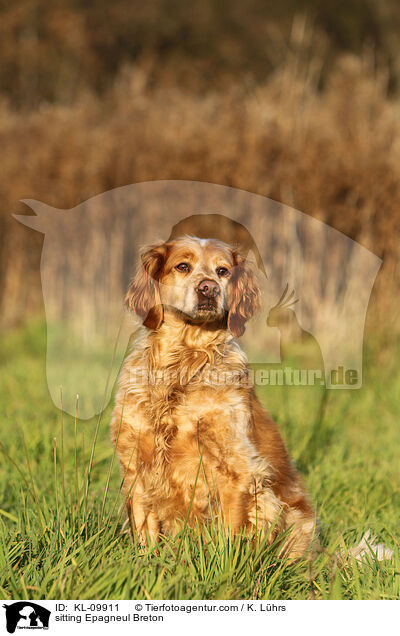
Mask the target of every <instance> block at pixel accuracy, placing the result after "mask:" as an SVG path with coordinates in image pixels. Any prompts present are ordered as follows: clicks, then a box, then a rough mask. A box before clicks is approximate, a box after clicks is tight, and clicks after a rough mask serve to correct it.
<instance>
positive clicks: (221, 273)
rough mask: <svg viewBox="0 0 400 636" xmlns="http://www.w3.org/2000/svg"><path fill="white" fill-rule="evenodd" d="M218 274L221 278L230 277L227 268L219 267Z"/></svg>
mask: <svg viewBox="0 0 400 636" xmlns="http://www.w3.org/2000/svg"><path fill="white" fill-rule="evenodd" d="M217 274H218V276H220V277H226V276H229V269H227V268H226V267H217Z"/></svg>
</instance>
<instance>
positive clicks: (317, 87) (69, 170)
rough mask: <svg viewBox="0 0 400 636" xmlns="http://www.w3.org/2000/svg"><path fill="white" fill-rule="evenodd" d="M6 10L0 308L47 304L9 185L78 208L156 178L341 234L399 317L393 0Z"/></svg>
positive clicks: (0, 123)
mask: <svg viewBox="0 0 400 636" xmlns="http://www.w3.org/2000/svg"><path fill="white" fill-rule="evenodd" d="M0 16H1V20H0V145H1V148H2V171H1V174H0V316H1V320H0V321H1V322H2V324H14V323H15V322H18V321H21V320H25V319H26V317H27V316H29V315H30V314H32V313H35V312H36V311H38V310H40V308H41V303H42V298H41V290H40V276H39V263H40V250H41V245H42V240H43V237H42V235H40V234H38V233H34V232H32V231H30V230H28V229H26V228H23V227H21V226H19V225H18V224H17V223H16V221H14V219H12V217H11V216H10V214H11V213H12V212H14V213H15V212H26V208H25V206H22V205H21V204H18V201H19V199H21V198H36V199H39V200H42V201H45V202H46V203H48V204H50V205H54V206H56V207H60V208H63V207H73V206H75V205H77V204H78V203H80V202H81V201H83V200H85V199H87V198H89V197H92V196H93V195H95V194H98V193H99V192H104V191H106V190H109V189H111V188H114V187H117V186H121V185H125V184H129V183H134V182H139V181H146V180H153V179H190V180H200V181H210V182H214V183H220V184H223V185H229V186H233V187H237V188H243V189H245V190H249V191H252V192H256V193H260V194H263V195H265V196H268V197H270V198H273V199H277V200H280V201H282V202H283V203H286V204H288V205H292V206H293V207H296V208H297V209H300V210H302V211H303V212H306V213H308V214H311V215H314V216H316V217H317V218H319V219H321V220H322V221H324V222H326V223H329V224H330V225H332V226H333V227H335V228H337V229H339V230H341V231H343V232H345V233H346V234H347V235H348V236H350V237H351V238H353V239H355V240H357V241H359V242H361V243H362V244H363V245H365V246H366V247H368V248H369V249H371V250H372V251H374V252H375V253H376V254H377V255H379V256H380V257H382V258H384V267H383V268H382V270H381V272H380V274H379V277H378V283H377V289H378V290H383V289H384V290H386V291H385V293H386V303H382V302H380V303H379V306H380V311H381V312H382V314H383V315H384V316H385V319H386V318H387V317H388V316H389V317H390V315H392V314H391V312H390V306H391V303H392V298H393V294H395V293H397V292H398V285H399V282H398V281H399V276H398V245H399V238H400V236H399V231H400V230H399V227H400V223H399V220H400V219H399V215H400V212H399V210H400V179H399V177H400V147H399V143H398V139H399V133H400V110H399V103H398V97H397V87H398V86H399V78H400V46H399V38H398V32H399V28H400V6H399V5H398V3H397V2H396V1H395V0H383V1H378V0H369V1H365V0H347V1H345V0H335V1H333V0H325V1H322V0H281V2H279V3H275V2H272V1H270V0H269V1H263V0H249V1H248V2H247V3H246V4H245V5H244V4H243V3H242V2H240V1H239V0H231V1H230V2H226V1H225V0H201V1H200V0H195V1H194V2H191V3H188V2H185V1H184V0H168V1H167V0H149V1H148V2H146V3H143V2H139V1H138V0H115V1H113V2H110V1H105V0H91V1H86V2H84V1H83V0H53V1H52V2H51V3H49V2H46V1H45V0H17V1H16V2H14V3H9V2H6V1H5V0H0ZM377 293H378V292H377ZM382 298H383V296H381V297H380V300H381V299H382ZM392 322H395V321H394V319H392Z"/></svg>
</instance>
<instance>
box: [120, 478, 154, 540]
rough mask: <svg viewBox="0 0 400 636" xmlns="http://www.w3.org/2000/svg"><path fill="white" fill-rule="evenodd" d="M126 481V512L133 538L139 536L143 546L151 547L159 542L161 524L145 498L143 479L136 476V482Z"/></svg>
mask: <svg viewBox="0 0 400 636" xmlns="http://www.w3.org/2000/svg"><path fill="white" fill-rule="evenodd" d="M129 481H130V480H128V481H126V484H125V486H124V490H125V493H126V510H127V513H128V519H129V525H130V529H131V535H132V538H133V539H135V537H136V536H139V540H140V543H141V544H142V545H145V546H147V545H149V544H150V543H153V542H155V541H157V538H158V535H159V533H160V522H159V520H158V517H157V515H156V513H155V512H154V510H152V509H151V508H150V509H149V506H148V503H147V502H146V498H145V494H144V493H145V491H144V486H143V482H142V479H141V478H140V476H138V475H136V478H135V481H134V482H133V481H132V480H131V483H130V484H129Z"/></svg>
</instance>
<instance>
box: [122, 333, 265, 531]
mask: <svg viewBox="0 0 400 636" xmlns="http://www.w3.org/2000/svg"><path fill="white" fill-rule="evenodd" d="M160 331H161V330H160ZM165 332H166V333H165ZM202 334H203V335H202ZM173 336H174V333H173V332H172V333H171V330H169V332H168V326H167V327H166V328H164V333H163V332H162V331H161V333H157V332H152V333H149V334H146V335H145V337H144V338H143V339H142V341H141V343H140V344H139V345H138V343H137V345H136V347H135V351H134V353H132V354H131V355H130V356H129V357H128V358H127V360H126V362H125V365H124V368H123V371H122V373H121V377H120V389H119V392H118V395H117V406H116V409H115V412H114V419H116V418H118V415H119V417H120V427H119V428H120V430H119V439H118V442H117V447H118V451H119V453H121V451H122V452H125V453H132V451H134V457H132V462H133V463H134V465H135V470H140V475H141V479H143V481H144V483H145V491H146V493H147V496H148V499H149V503H150V501H151V505H152V507H153V508H154V507H155V508H156V511H157V515H158V517H159V518H160V521H161V523H163V521H164V530H166V531H171V530H173V528H169V527H165V526H166V524H167V521H165V520H168V519H171V518H179V516H181V517H184V516H185V515H186V513H187V510H188V506H189V504H190V502H191V508H190V510H191V512H190V515H191V516H192V517H193V518H194V517H197V518H201V517H203V518H204V517H208V516H210V515H212V514H213V510H214V509H215V506H216V504H217V502H218V499H219V496H220V493H221V491H226V489H227V488H228V489H229V488H230V487H231V488H237V487H241V486H240V484H244V486H243V488H244V489H246V487H247V485H248V482H249V481H250V480H251V475H252V474H254V461H255V449H254V447H253V446H252V444H251V443H250V441H249V438H248V426H249V417H250V407H249V400H250V388H249V387H248V386H247V380H246V378H247V376H246V373H247V372H246V359H245V356H244V354H243V352H242V350H241V349H240V347H239V346H238V345H237V343H236V342H235V341H234V340H233V339H228V340H227V335H226V332H222V333H221V332H215V333H212V332H211V333H208V334H207V337H204V332H202V331H201V330H200V329H199V330H198V331H197V332H196V330H193V328H191V329H190V330H189V329H188V330H187V331H186V333H185V332H184V333H183V334H182V335H181V336H180V338H176V339H174V337H173ZM114 435H116V433H114ZM239 481H240V484H239V483H238V482H239ZM195 486H196V487H195ZM171 513H174V514H171Z"/></svg>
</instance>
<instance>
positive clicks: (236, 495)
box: [219, 480, 249, 535]
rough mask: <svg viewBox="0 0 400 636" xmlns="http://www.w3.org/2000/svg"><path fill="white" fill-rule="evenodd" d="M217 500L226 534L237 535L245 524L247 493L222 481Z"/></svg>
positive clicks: (234, 485) (237, 486)
mask: <svg viewBox="0 0 400 636" xmlns="http://www.w3.org/2000/svg"><path fill="white" fill-rule="evenodd" d="M219 499H220V504H221V509H222V517H223V522H224V527H225V532H226V534H227V535H229V533H230V532H231V533H232V535H235V534H238V532H239V531H240V529H241V528H244V527H245V526H246V522H247V509H248V499H249V496H248V492H246V491H245V489H244V488H243V489H242V488H241V487H240V486H239V485H237V484H232V482H231V481H228V480H227V481H225V480H224V483H223V484H221V485H220V488H219Z"/></svg>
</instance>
